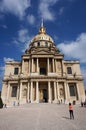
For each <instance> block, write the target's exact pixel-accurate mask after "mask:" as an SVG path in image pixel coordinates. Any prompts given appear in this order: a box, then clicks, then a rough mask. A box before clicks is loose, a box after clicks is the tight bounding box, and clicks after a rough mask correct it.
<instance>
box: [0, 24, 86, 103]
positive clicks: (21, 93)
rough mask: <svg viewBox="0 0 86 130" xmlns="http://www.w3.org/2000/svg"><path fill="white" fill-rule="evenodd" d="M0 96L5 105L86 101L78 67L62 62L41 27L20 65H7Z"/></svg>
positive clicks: (53, 43)
mask: <svg viewBox="0 0 86 130" xmlns="http://www.w3.org/2000/svg"><path fill="white" fill-rule="evenodd" d="M1 96H2V99H3V102H4V103H6V104H8V105H12V104H13V103H14V102H15V103H16V104H18V103H20V104H24V103H26V102H28V103H45V102H46V103H59V102H62V103H69V102H76V103H80V102H81V101H82V100H85V91H84V85H83V77H82V75H81V71H80V63H79V61H65V60H64V55H63V54H61V53H60V51H59V49H58V48H57V47H56V44H55V42H54V40H53V39H52V37H51V36H49V35H48V34H47V33H46V29H45V27H44V26H43V23H42V25H41V27H40V28H39V32H38V34H37V35H36V36H34V37H33V39H32V40H31V43H30V45H29V48H27V50H26V51H25V53H24V54H23V55H22V59H21V61H20V62H17V61H11V62H7V63H6V65H5V74H4V78H3V86H2V95H1Z"/></svg>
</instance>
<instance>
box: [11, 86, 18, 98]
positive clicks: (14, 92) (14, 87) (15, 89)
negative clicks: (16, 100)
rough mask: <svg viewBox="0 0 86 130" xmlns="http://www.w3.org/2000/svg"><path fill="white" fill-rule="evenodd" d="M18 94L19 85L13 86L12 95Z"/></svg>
mask: <svg viewBox="0 0 86 130" xmlns="http://www.w3.org/2000/svg"><path fill="white" fill-rule="evenodd" d="M16 96H17V86H12V97H16Z"/></svg>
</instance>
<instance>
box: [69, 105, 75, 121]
mask: <svg viewBox="0 0 86 130" xmlns="http://www.w3.org/2000/svg"><path fill="white" fill-rule="evenodd" d="M69 113H70V119H74V113H73V106H72V104H71V103H69Z"/></svg>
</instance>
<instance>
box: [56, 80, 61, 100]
mask: <svg viewBox="0 0 86 130" xmlns="http://www.w3.org/2000/svg"><path fill="white" fill-rule="evenodd" d="M56 83H57V95H58V100H59V98H60V97H59V96H60V95H59V86H58V82H56Z"/></svg>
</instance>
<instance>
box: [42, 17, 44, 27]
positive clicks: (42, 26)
mask: <svg viewBox="0 0 86 130" xmlns="http://www.w3.org/2000/svg"><path fill="white" fill-rule="evenodd" d="M41 27H44V23H43V18H42V21H41Z"/></svg>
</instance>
